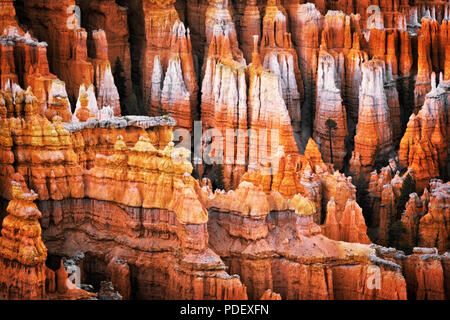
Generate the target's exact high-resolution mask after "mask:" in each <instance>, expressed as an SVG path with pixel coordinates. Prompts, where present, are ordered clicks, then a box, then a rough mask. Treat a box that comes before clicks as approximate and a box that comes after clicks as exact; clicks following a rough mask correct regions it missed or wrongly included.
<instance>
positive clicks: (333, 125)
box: [325, 118, 337, 164]
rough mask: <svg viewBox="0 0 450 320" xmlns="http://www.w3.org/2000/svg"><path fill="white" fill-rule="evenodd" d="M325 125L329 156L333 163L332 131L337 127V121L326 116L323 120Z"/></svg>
mask: <svg viewBox="0 0 450 320" xmlns="http://www.w3.org/2000/svg"><path fill="white" fill-rule="evenodd" d="M325 125H326V126H327V128H328V139H329V142H330V156H331V163H332V164H334V161H333V139H332V138H333V131H334V130H336V128H337V123H336V121H334V120H333V119H331V118H328V119H327V121H325Z"/></svg>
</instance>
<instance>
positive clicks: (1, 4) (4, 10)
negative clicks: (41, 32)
mask: <svg viewBox="0 0 450 320" xmlns="http://www.w3.org/2000/svg"><path fill="white" fill-rule="evenodd" d="M14 1H15V0H2V1H0V33H1V34H3V31H4V30H5V29H8V28H10V27H14V28H16V29H17V30H20V27H19V24H18V23H17V20H16V9H15V8H14Z"/></svg>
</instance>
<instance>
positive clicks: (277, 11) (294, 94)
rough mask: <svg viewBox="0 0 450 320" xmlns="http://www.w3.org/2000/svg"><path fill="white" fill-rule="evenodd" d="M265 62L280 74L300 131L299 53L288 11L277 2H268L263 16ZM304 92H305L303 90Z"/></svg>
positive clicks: (265, 66) (262, 54)
mask: <svg viewBox="0 0 450 320" xmlns="http://www.w3.org/2000/svg"><path fill="white" fill-rule="evenodd" d="M260 52H261V57H262V61H263V66H264V68H266V69H269V70H272V71H273V72H274V73H275V74H276V75H277V76H279V77H280V85H281V88H282V93H283V99H284V101H285V103H286V106H287V108H288V111H289V116H290V117H291V121H292V125H293V128H294V131H297V132H298V131H300V121H301V111H300V100H301V95H303V81H302V78H301V75H300V70H299V67H298V58H297V53H296V51H295V49H294V47H293V44H292V40H291V34H290V33H288V23H287V13H286V11H285V10H284V8H283V7H282V6H281V5H279V4H278V5H277V2H276V1H274V2H273V3H270V2H269V3H268V4H267V6H266V12H265V15H264V19H263V32H262V38H261V50H260ZM300 92H301V94H300Z"/></svg>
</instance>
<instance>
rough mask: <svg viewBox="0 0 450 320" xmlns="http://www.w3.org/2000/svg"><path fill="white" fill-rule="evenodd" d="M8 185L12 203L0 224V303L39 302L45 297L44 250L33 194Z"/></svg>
mask: <svg viewBox="0 0 450 320" xmlns="http://www.w3.org/2000/svg"><path fill="white" fill-rule="evenodd" d="M27 191H28V190H23V189H22V185H21V184H19V183H17V182H15V181H13V182H12V195H13V200H12V201H10V202H9V204H8V208H7V211H8V213H9V215H8V216H7V217H6V218H5V219H4V220H3V224H2V226H3V228H2V232H1V233H2V237H1V238H0V264H1V266H2V270H3V271H2V274H1V276H0V284H1V285H0V287H1V288H2V289H1V290H0V295H1V297H2V299H23V300H29V299H30V300H31V299H42V298H43V297H44V295H45V272H44V271H45V260H46V258H47V248H46V247H45V245H44V243H43V242H42V239H41V226H40V224H39V220H38V219H39V218H41V217H42V214H41V212H40V211H39V210H38V208H37V206H36V205H35V204H34V203H33V201H34V200H36V198H37V194H36V193H34V191H31V192H27Z"/></svg>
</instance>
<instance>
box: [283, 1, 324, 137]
mask: <svg viewBox="0 0 450 320" xmlns="http://www.w3.org/2000/svg"><path fill="white" fill-rule="evenodd" d="M288 11H289V18H290V21H291V27H292V40H293V43H294V45H295V46H296V47H297V52H298V57H299V68H300V72H301V76H302V79H303V85H304V104H303V106H302V119H303V120H302V121H303V123H302V124H303V125H302V127H303V130H306V131H308V130H309V133H308V134H306V135H308V136H310V133H311V132H312V127H313V126H312V123H313V120H314V112H313V106H315V86H316V82H317V79H316V76H317V58H318V51H319V44H320V33H321V29H320V26H321V18H322V17H321V15H320V12H319V11H318V10H317V9H316V8H315V6H314V5H313V4H311V3H306V4H299V3H298V2H297V3H293V4H291V5H290V6H289V9H288Z"/></svg>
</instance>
